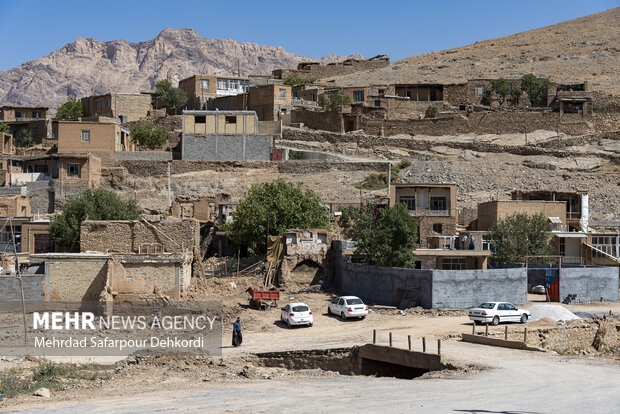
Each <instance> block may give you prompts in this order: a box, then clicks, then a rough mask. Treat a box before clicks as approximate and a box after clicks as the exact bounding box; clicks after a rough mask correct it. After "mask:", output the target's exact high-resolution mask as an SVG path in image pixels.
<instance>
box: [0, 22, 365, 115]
mask: <svg viewBox="0 0 620 414" xmlns="http://www.w3.org/2000/svg"><path fill="white" fill-rule="evenodd" d="M350 57H353V58H360V56H359V55H355V56H350ZM346 58H348V56H347V57H339V56H334V55H329V56H326V57H325V58H324V59H322V60H320V61H321V62H322V63H330V62H334V61H337V60H342V59H346ZM302 61H316V59H312V58H307V57H304V56H300V55H296V54H293V53H289V52H287V51H286V50H284V49H283V48H281V47H274V46H261V45H257V44H254V43H239V42H237V41H235V40H233V39H205V38H203V37H201V36H200V35H199V34H198V33H196V32H195V31H194V30H193V29H179V30H174V29H164V30H163V31H162V32H161V33H159V35H157V37H155V38H154V39H152V40H148V41H145V42H140V43H130V42H127V41H125V40H113V41H109V42H100V41H98V40H96V39H84V38H82V37H80V38H78V39H77V40H75V42H73V43H69V44H67V45H65V46H64V47H63V48H62V49H58V50H55V51H53V52H52V53H50V54H49V55H47V56H44V57H41V58H39V59H37V60H34V61H31V62H27V63H24V64H22V65H21V66H19V67H16V68H14V69H10V70H7V71H3V72H0V104H15V105H46V106H50V107H52V108H55V107H58V106H59V105H60V104H62V103H63V102H64V101H65V100H66V99H67V97H78V98H79V97H83V96H88V95H93V94H103V93H108V92H141V91H149V90H153V89H154V84H155V82H157V81H158V80H160V79H169V80H171V81H172V82H173V83H176V82H178V81H179V80H181V79H184V78H186V77H189V76H192V75H194V74H214V75H233V74H236V73H237V67H238V66H237V65H239V69H240V71H241V75H244V76H247V75H249V74H269V73H271V71H272V70H273V69H277V68H295V67H297V64H298V63H299V62H302Z"/></svg>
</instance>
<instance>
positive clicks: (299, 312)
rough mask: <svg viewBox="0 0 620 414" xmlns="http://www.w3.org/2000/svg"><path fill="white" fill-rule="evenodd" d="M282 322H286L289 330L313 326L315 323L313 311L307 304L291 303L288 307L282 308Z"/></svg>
mask: <svg viewBox="0 0 620 414" xmlns="http://www.w3.org/2000/svg"><path fill="white" fill-rule="evenodd" d="M280 320H281V321H282V322H286V324H287V325H288V327H289V328H290V327H292V326H293V325H308V326H312V324H313V323H314V317H313V316H312V311H311V310H310V307H309V306H308V305H306V304H305V303H289V304H288V305H286V306H284V307H282V312H281V313H280Z"/></svg>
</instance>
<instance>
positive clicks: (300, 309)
mask: <svg viewBox="0 0 620 414" xmlns="http://www.w3.org/2000/svg"><path fill="white" fill-rule="evenodd" d="M309 310H310V309H308V307H307V306H293V312H308V311H309Z"/></svg>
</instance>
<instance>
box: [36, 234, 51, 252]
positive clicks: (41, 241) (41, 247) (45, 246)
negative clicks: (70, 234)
mask: <svg viewBox="0 0 620 414" xmlns="http://www.w3.org/2000/svg"><path fill="white" fill-rule="evenodd" d="M53 251H54V241H53V240H52V236H50V235H49V234H35V235H34V252H35V253H50V252H53Z"/></svg>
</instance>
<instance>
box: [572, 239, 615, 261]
mask: <svg viewBox="0 0 620 414" xmlns="http://www.w3.org/2000/svg"><path fill="white" fill-rule="evenodd" d="M616 237H617V236H615V235H614V236H608V237H603V236H598V237H592V246H593V247H594V250H592V257H606V256H605V254H604V253H607V254H609V255H611V256H614V257H618V255H619V253H620V252H619V251H618V250H619V249H618V245H617V239H616ZM560 240H563V239H560ZM603 252H604V253H603Z"/></svg>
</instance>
